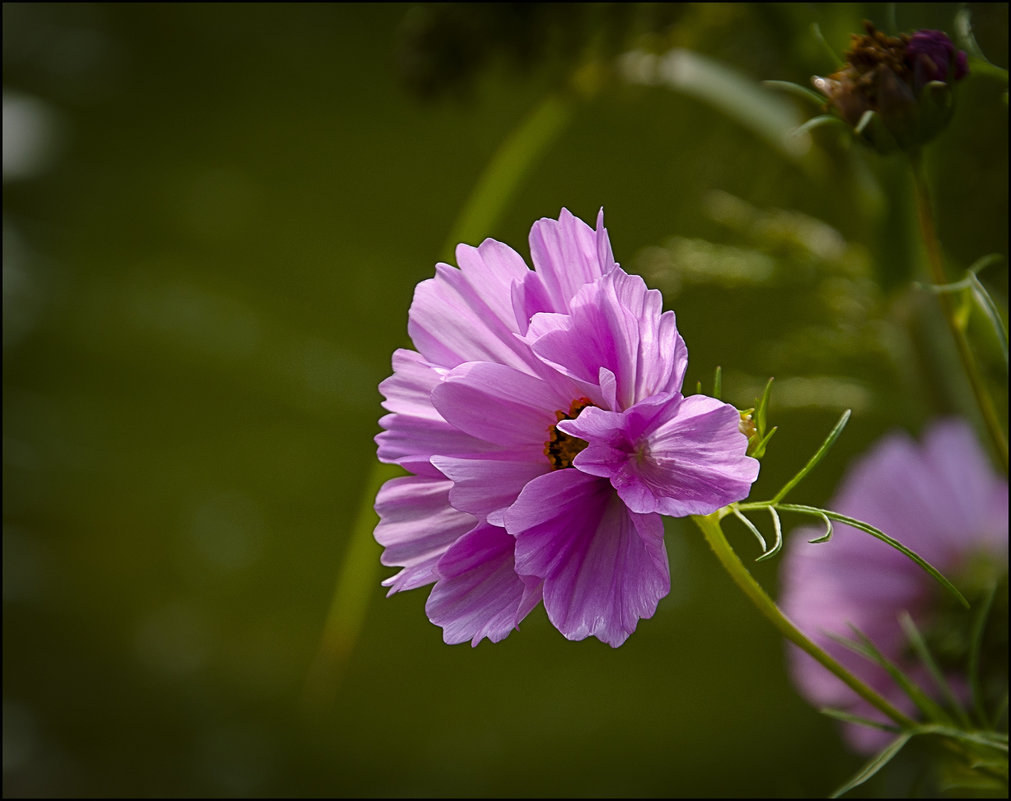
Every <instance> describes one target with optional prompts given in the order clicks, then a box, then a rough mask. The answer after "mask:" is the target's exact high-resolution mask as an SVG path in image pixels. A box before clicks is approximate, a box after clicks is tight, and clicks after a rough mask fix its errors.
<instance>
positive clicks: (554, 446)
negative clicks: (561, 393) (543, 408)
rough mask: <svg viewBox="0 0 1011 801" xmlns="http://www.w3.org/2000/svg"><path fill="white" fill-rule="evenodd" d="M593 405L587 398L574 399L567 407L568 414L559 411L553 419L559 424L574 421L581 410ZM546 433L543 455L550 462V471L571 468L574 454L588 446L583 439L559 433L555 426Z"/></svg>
mask: <svg viewBox="0 0 1011 801" xmlns="http://www.w3.org/2000/svg"><path fill="white" fill-rule="evenodd" d="M593 405H594V403H593V401H591V400H590V399H589V398H576V399H575V400H574V401H572V405H570V406H569V412H568V414H566V413H565V412H563V411H562V410H561V409H559V410H558V411H556V412H555V417H556V418H557V422H559V423H560V422H561V421H562V420H575V419H576V418H577V417H578V416H579V413H580V412H581V411H583V409H585V408H586V407H587V406H593ZM548 432H549V436H548V439H547V441H546V442H545V443H544V455H545V456H547V457H548V461H549V462H551V469H552V470H562V469H564V468H566V467H572V460H573V459H575V458H576V454H578V453H579V452H580V451H581V450H583V448H585V447H586V446H587V445H589V443H588V442H587V441H586V440H585V439H580V438H579V437H572V436H569V435H568V434H566V433H565V432H564V431H559V430H558V426H557V425H553V426H551V427H550V428H549V429H548Z"/></svg>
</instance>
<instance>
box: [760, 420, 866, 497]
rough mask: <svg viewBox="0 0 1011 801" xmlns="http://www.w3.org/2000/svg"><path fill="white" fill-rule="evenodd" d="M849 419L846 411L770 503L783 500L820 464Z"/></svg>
mask: <svg viewBox="0 0 1011 801" xmlns="http://www.w3.org/2000/svg"><path fill="white" fill-rule="evenodd" d="M849 419H850V410H849V409H847V410H846V411H845V412H843V415H842V417H840V418H839V422H838V423H836V424H835V428H833V429H832V430H831V431H830V432H829V435H828V436H827V437H826V438H825V441H824V442H823V443H822V444H821V447H820V448H818V450H817V451H816V452H815V454H814V456H812V457H811V458H810V459H808V462H807V464H806V465H804V467H802V468H801V470H800V472H799V473H797V475H795V476H794V477H793V478H792V479H790V480H789V481H788V482H786V484H785V485H784V486H783V489H781V490H780V491H779V492H777V493H776V495H775V497H774V498H773V499H772V503H774V504H776V503H779V502H780V501H781V500H783V498H785V497H786V493H788V492H789V491H790V490H792V489H793V488H794V487H796V486H797V485H798V484H799V483H800V482H801V480H802V479H803V478H804V476H806V475H807V474H808V473H810V472H811V471H812V470H813V469H814V468H815V466H816V465H817V464H818V462H820V461H821V460H822V458H823V457H824V456H825V454H826V453H828V450H829V448H831V447H832V446H833V445H834V444H835V441H836V440H837V439H839V435H840V434H841V433H842V430H843V429H844V428H845V427H846V423H847V421H848V420H849Z"/></svg>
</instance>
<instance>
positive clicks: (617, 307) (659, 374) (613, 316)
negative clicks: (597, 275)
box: [526, 268, 688, 410]
mask: <svg viewBox="0 0 1011 801" xmlns="http://www.w3.org/2000/svg"><path fill="white" fill-rule="evenodd" d="M661 302H662V301H661V297H660V293H659V292H657V291H656V290H647V289H646V285H645V283H644V282H643V280H642V279H641V278H639V277H638V276H630V275H629V274H628V273H626V272H625V271H624V270H622V269H620V268H615V269H613V270H612V271H611V272H610V273H608V274H607V275H606V276H605V277H604V278H602V279H600V280H599V281H596V282H595V283H593V284H590V285H586V286H584V287H583V288H582V289H581V290H580V291H579V292H578V293H577V295H576V297H575V298H573V300H572V303H571V306H572V313H571V316H570V317H568V318H566V319H562V318H558V319H550V318H544V319H543V320H542V317H544V315H537V317H535V318H534V320H533V321H532V322H531V325H530V329H529V330H528V331H527V336H526V340H527V341H528V342H530V344H531V347H532V348H533V350H534V353H536V354H537V355H538V356H539V357H540V358H541V359H543V360H544V361H545V362H546V363H548V364H550V365H552V366H553V367H555V368H556V369H557V370H559V371H560V372H562V373H563V374H565V375H568V376H570V377H572V378H574V379H577V380H580V381H584V382H590V383H598V382H599V381H600V377H601V369H606V370H608V371H610V372H611V373H613V375H614V376H615V378H616V381H617V384H616V394H617V407H616V409H615V410H619V409H625V408H628V407H629V406H631V405H633V404H634V403H635V402H636V401H638V400H642V399H643V398H645V397H649V396H650V395H654V394H659V393H664V392H677V391H679V390H680V388H681V383H682V382H683V380H684V373H685V370H686V369H687V365H688V349H687V347H686V346H685V343H684V340H683V339H682V338H681V335H680V334H678V332H677V326H676V322H675V318H674V313H673V312H666V313H664V314H661V313H660V309H661Z"/></svg>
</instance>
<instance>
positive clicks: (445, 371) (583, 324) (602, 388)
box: [375, 209, 758, 646]
mask: <svg viewBox="0 0 1011 801" xmlns="http://www.w3.org/2000/svg"><path fill="white" fill-rule="evenodd" d="M530 250H531V255H532V258H533V263H534V269H533V270H530V269H529V268H528V267H527V265H526V263H525V262H524V261H523V258H522V257H521V256H520V255H519V254H518V253H516V252H515V251H514V250H513V249H512V248H510V247H508V246H506V245H504V244H502V243H500V242H496V241H494V240H492V239H486V240H485V241H484V242H483V243H482V244H481V245H480V246H479V247H476V248H475V247H470V246H467V245H460V246H459V247H458V248H457V250H456V257H457V261H458V262H459V265H460V267H459V269H456V268H454V267H451V266H449V265H447V264H439V265H437V266H436V274H435V278H432V279H428V280H426V281H422V282H421V283H420V284H419V285H418V287H417V289H416V291H415V294H414V302H413V304H412V305H411V310H410V314H409V319H408V332H409V333H410V335H411V339H412V340H413V342H414V345H415V347H416V348H417V350H405V349H401V350H398V351H396V352H395V353H394V355H393V375H392V376H391V377H390V378H388V379H386V380H385V381H384V382H383V383H382V384H381V385H380V391H381V392H382V393H383V395H384V396H385V398H386V400H385V402H384V404H383V405H384V406H385V408H386V409H387V410H388V411H389V412H390V414H387V415H386V416H384V417H383V418H382V419H381V420H380V424H381V426H382V427H383V429H384V431H383V432H382V433H380V434H379V435H378V436H377V437H376V442H377V443H378V446H379V459H380V460H381V461H383V462H392V463H395V464H398V465H400V466H401V467H403V468H405V469H406V470H407V471H408V472H409V473H411V475H409V476H405V477H401V478H395V479H392V480H390V481H388V482H387V483H386V484H385V485H384V486H383V487H382V488H381V489H380V491H379V494H378V496H377V498H376V511H377V512H378V514H379V516H380V523H379V525H378V526H377V528H376V532H375V537H376V540H377V541H378V542H379V544H380V545H382V546H383V547H384V548H385V551H384V552H383V556H382V562H383V564H384V565H393V566H399V567H401V568H402V569H401V570H400V571H399V572H398V573H397V574H396V575H394V576H392V577H391V578H389V579H387V580H386V581H385V582H384V585H386V586H389V587H390V594H392V593H394V592H399V591H401V590H408V589H413V588H416V587H421V586H424V585H428V584H433V583H434V587H433V588H432V591H431V594H430V595H429V598H428V603H427V606H426V611H427V613H428V617H429V618H430V619H431V620H432V622H434V623H435V624H437V625H439V626H441V627H442V628H443V638H444V639H445V641H446V642H447V643H461V642H466V641H467V640H470V641H471V643H472V644H473V645H477V643H478V642H480V641H481V640H482V639H483V638H485V637H487V638H488V639H489V640H491V641H492V642H498V641H499V640H501V639H503V638H504V637H506V636H507V635H508V634H509V632H510V631H512V630H513V629H514V628H516V627H517V625H518V624H519V622H520V621H521V620H522V619H523V618H524V617H525V616H526V615H527V614H528V613H529V612H530V611H531V610H532V609H533V608H534V607H536V605H537V604H538V603H539V602H541V601H543V603H544V607H545V609H546V611H547V615H548V618H549V620H550V621H551V623H552V624H553V625H554V626H555V627H556V628H557V629H558V630H559V631H561V632H562V634H563V635H565V636H566V637H567V638H569V639H571V640H581V639H584V638H585V637H589V636H594V637H597V638H598V639H600V640H602V641H603V642H606V643H608V644H610V645H612V646H618V645H620V644H621V643H622V642H624V641H625V639H626V638H627V637H628V635H629V634H631V633H632V631H634V630H635V627H636V624H637V622H638V621H639V620H640V619H641V618H648V617H650V616H652V615H653V613H654V611H655V610H656V606H657V603H658V602H659V600H660V599H661V598H663V597H664V596H665V595H666V594H667V593H668V592H669V591H670V571H669V568H668V563H667V552H666V549H665V547H664V542H663V522H662V519H661V517H660V515H662V514H667V515H675V516H683V515H691V514H708V513H710V512H713V511H715V510H716V509H718V508H720V507H722V506H725V505H726V504H728V503H731V502H733V501H737V500H741V499H742V498H745V497H746V496H747V495H748V493H749V491H750V487H751V484H752V482H753V481H754V480H755V478H756V477H757V475H758V463H757V462H756V461H755V460H754V459H752V458H751V457H749V456H747V455H746V453H745V451H746V449H747V438H746V437H745V436H744V434H742V433H741V432H740V431H739V428H738V424H739V420H740V416H739V413H738V411H737V410H736V409H735V408H734V407H733V406H729V405H727V404H725V403H721V402H720V401H718V400H715V399H713V398H708V397H704V396H701V395H695V396H691V397H684V396H683V395H682V394H681V384H682V381H683V380H684V375H685V369H686V366H687V362H688V352H687V348H686V347H685V343H684V340H683V339H682V338H681V336H680V334H678V331H677V327H676V325H675V319H674V313H673V312H670V311H668V312H663V311H662V299H661V297H660V293H659V292H657V291H656V290H648V289H647V288H646V285H645V284H644V283H643V281H642V279H641V278H639V277H638V276H632V275H629V274H628V273H626V272H625V271H624V270H622V269H621V268H620V267H619V266H618V265H617V263H616V262H615V261H614V256H613V254H612V252H611V245H610V242H609V240H608V237H607V231H606V229H605V228H604V227H603V210H601V212H600V214H599V215H598V218H597V227H596V230H594V229H592V228H590V227H589V226H588V225H586V224H585V223H584V222H582V221H581V220H579V219H577V218H575V217H574V216H573V215H572V214H570V213H569V212H568V211H566V210H565V209H563V210H562V212H561V215H560V216H559V218H558V220H552V219H542V220H540V221H538V222H537V223H535V224H534V226H533V228H532V229H531V231H530Z"/></svg>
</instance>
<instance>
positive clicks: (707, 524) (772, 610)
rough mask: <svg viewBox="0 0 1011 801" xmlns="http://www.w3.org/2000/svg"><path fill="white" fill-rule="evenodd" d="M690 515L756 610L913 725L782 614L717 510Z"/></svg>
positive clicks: (863, 694) (857, 690)
mask: <svg viewBox="0 0 1011 801" xmlns="http://www.w3.org/2000/svg"><path fill="white" fill-rule="evenodd" d="M692 519H693V520H694V521H695V523H696V524H697V525H698V527H699V528H700V529H702V533H703V534H704V535H705V538H706V542H708V543H709V546H710V547H711V548H712V549H713V552H714V553H715V554H716V558H717V559H719V560H720V564H722V565H723V567H724V568H725V569H726V571H727V572H728V573H729V574H730V578H732V579H733V580H734V583H735V584H737V586H738V587H739V588H740V589H741V590H742V591H743V592H744V594H745V595H746V596H748V599H749V600H750V601H751V602H752V603H753V604H754V605H755V606H756V607H757V608H758V611H759V612H761V613H762V615H764V616H765V618H766V619H767V620H768V621H769V622H770V623H772V625H773V626H775V627H776V629H777V630H778V631H779V633H780V634H782V635H783V636H784V637H786V639H787V640H789V641H790V642H792V643H793V644H794V645H796V646H797V647H798V648H800V649H801V650H802V651H804V652H805V653H807V654H809V655H810V656H811V657H813V658H814V659H815V660H817V661H818V662H819V663H820V664H821V665H822V666H823V667H824V668H825V669H826V670H828V671H829V672H831V673H832V674H833V675H835V676H837V677H838V678H839V679H840V680H841V681H842V682H843V683H844V684H846V686H847V687H849V688H850V689H851V690H853V692H855V693H856V694H857V695H859V696H860V697H861V698H863V699H864V700H865V701H867V703H869V704H870V705H871V706H873V707H874V708H875V709H877V710H878V711H879V712H881V713H883V714H884V715H886V716H887V717H888V718H890V719H891V720H893V721H894V722H895V723H897V724H898V725H899V726H902V727H903V728H909V727H911V726H914V725H915V723H914V721H913V720H911V719H910V718H908V717H906V716H905V715H903V714H902V713H901V712H900V711H899V710H898V709H896V708H895V707H894V706H892V705H891V704H890V703H888V701H886V700H885V699H884V698H883V697H882V696H880V695H878V693H876V692H874V690H872V689H871V688H870V687H868V686H867V685H866V684H864V683H863V682H862V681H860V680H859V679H857V678H856V677H855V676H854V675H853V674H851V673H850V672H849V671H848V670H846V668H844V667H843V666H842V665H840V664H839V663H838V662H837V661H836V660H835V659H833V658H832V657H831V656H829V655H828V654H827V653H826V652H825V651H824V650H822V649H821V648H819V647H818V646H817V645H815V644H814V643H813V642H811V640H809V639H808V638H807V637H805V636H804V634H803V633H802V632H801V631H800V629H798V628H797V627H796V626H795V625H794V624H793V623H792V622H791V621H790V619H789V618H788V617H787V616H786V615H784V614H783V612H782V610H780V608H779V607H778V606H776V603H775V601H773V600H772V599H771V598H770V597H769V595H768V594H767V593H766V592H765V590H764V589H762V585H760V584H759V583H758V582H757V581H756V580H755V578H754V577H753V576H752V575H751V573H750V572H748V569H747V568H746V567H745V566H744V563H743V562H741V560H740V559H739V558H738V556H737V554H736V553H735V552H734V549H733V548H731V547H730V543H729V542H727V538H726V536H724V534H723V529H722V527H721V526H720V520H719V512H714V513H713V514H711V515H708V516H705V517H702V516H693V517H692Z"/></svg>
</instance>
